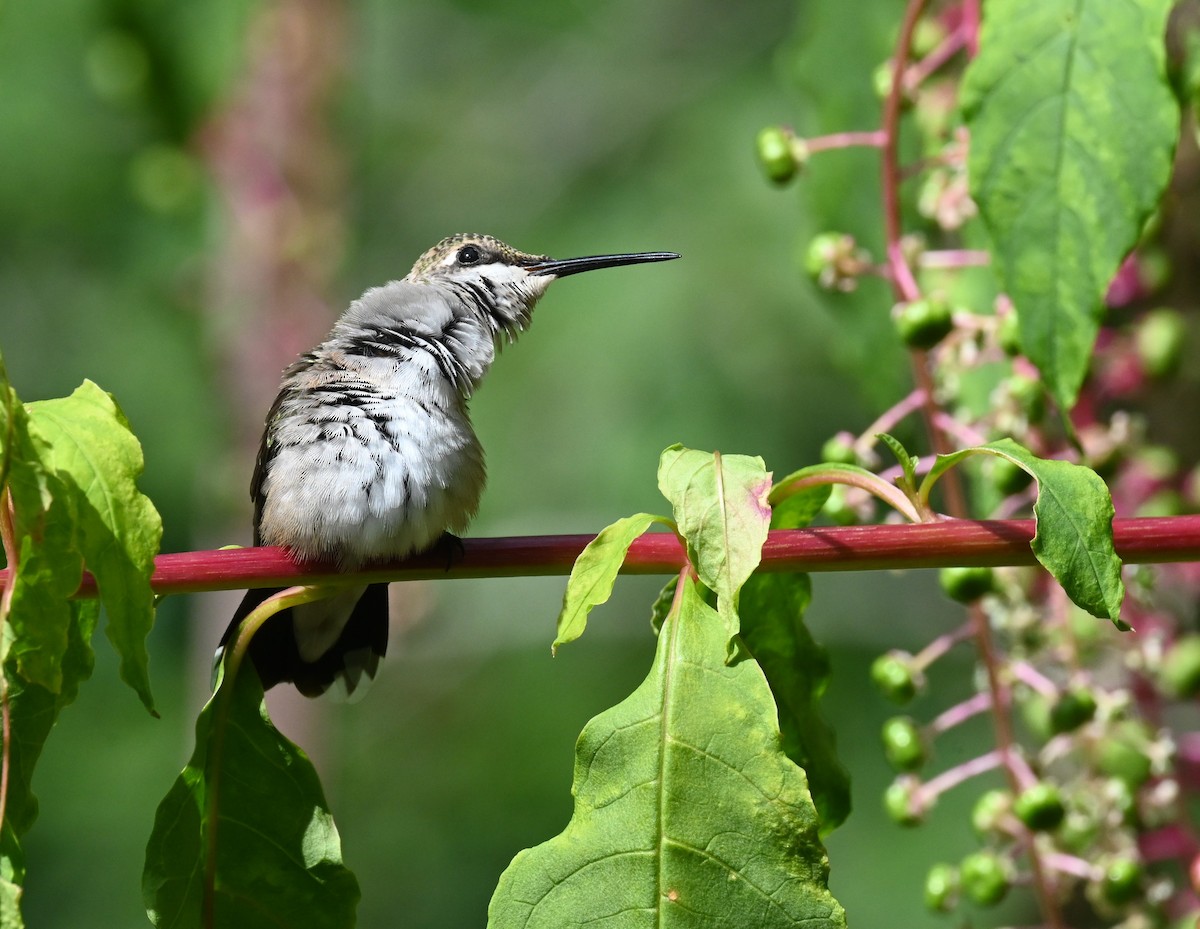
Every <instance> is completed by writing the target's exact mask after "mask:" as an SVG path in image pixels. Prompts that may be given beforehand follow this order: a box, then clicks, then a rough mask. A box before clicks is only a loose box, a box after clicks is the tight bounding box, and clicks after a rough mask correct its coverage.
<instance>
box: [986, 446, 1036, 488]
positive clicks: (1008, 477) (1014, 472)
mask: <svg viewBox="0 0 1200 929" xmlns="http://www.w3.org/2000/svg"><path fill="white" fill-rule="evenodd" d="M989 473H990V476H991V479H992V486H993V487H995V488H996V490H997V491H999V492H1000V493H1001V494H1003V495H1004V496H1006V497H1007V496H1009V495H1010V494H1018V493H1020V492H1021V491H1022V490H1024V489H1025V488H1026V487H1028V486H1029V485H1030V484H1031V483H1033V475H1032V474H1030V473H1029V472H1028V471H1026V470H1025V469H1024V468H1022V467H1021V466H1020V465H1019V464H1015V463H1014V462H1011V461H1009V460H1008V459H1007V458H1000V457H998V456H996V457H993V458H992V461H991V469H990V472H989Z"/></svg>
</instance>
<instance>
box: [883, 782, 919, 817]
mask: <svg viewBox="0 0 1200 929" xmlns="http://www.w3.org/2000/svg"><path fill="white" fill-rule="evenodd" d="M916 790H917V782H916V781H915V779H913V778H907V777H902V778H897V779H896V780H895V781H893V782H892V783H891V784H889V785H888V788H887V790H885V791H884V792H883V808H884V809H885V810H886V811H887V814H888V818H890V819H891V820H892V822H894V823H896V824H897V825H900V826H919V825H920V824H921V823H922V822H923V821H924V819H925V812H926V810H925V809H924V808H920V807H918V806H917V804H916V803H915V802H914V800H915V796H914V794H915V793H916Z"/></svg>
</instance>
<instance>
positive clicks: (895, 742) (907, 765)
mask: <svg viewBox="0 0 1200 929" xmlns="http://www.w3.org/2000/svg"><path fill="white" fill-rule="evenodd" d="M883 754H884V755H885V756H886V757H887V760H888V764H890V765H891V766H892V767H893V768H895V769H896V770H897V771H916V770H917V769H918V768H920V767H921V765H923V764H925V761H926V759H927V758H928V757H929V753H928V752H927V751H926V749H925V741H924V740H923V739H922V738H921V730H920V729H918V728H917V724H916V723H915V722H913V721H912V719H910V718H909V717H907V716H893V717H892V718H891V719H889V720H888V721H887V722H886V723H884V724H883Z"/></svg>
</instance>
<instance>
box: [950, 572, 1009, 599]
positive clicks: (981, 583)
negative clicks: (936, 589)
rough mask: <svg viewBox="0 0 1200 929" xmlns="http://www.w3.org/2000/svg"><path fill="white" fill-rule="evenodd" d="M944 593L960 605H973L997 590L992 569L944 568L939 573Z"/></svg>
mask: <svg viewBox="0 0 1200 929" xmlns="http://www.w3.org/2000/svg"><path fill="white" fill-rule="evenodd" d="M938 582H939V583H940V584H941V585H942V592H943V593H945V595H946V596H947V597H949V598H950V599H951V600H957V601H958V602H959V603H973V602H974V601H976V600H978V599H979V598H980V597H982V596H983V595H984V594H988V593H991V592H992V591H993V590H995V588H996V575H995V574H994V573H993V571H992V569H991V568H942V570H941V571H940V572H938Z"/></svg>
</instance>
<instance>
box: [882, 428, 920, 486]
mask: <svg viewBox="0 0 1200 929" xmlns="http://www.w3.org/2000/svg"><path fill="white" fill-rule="evenodd" d="M877 438H878V439H879V441H881V442H882V443H883V444H884V445H886V446H887V447H888V448H889V449H891V452H892V454H893V455H895V456H896V461H897V462H899V464H900V470H901V471H903V472H904V486H905V487H907V488H909V489H910V490H916V488H917V465H918V464H920V462H919V461H917V459H916V458H914V457H913V456H912V455H910V454H909V453H908V449H906V448H905V447H904V446H903V445H902V444H901V443H900V440H899V439H897V438H896V437H895V436H890V435H888V434H887V433H886V432H881V433H879V435H878V437H877Z"/></svg>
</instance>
